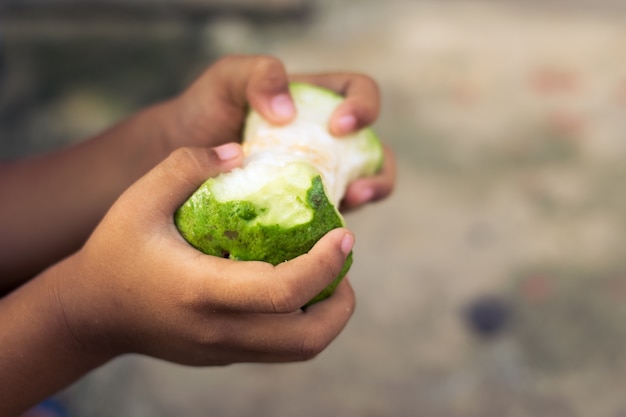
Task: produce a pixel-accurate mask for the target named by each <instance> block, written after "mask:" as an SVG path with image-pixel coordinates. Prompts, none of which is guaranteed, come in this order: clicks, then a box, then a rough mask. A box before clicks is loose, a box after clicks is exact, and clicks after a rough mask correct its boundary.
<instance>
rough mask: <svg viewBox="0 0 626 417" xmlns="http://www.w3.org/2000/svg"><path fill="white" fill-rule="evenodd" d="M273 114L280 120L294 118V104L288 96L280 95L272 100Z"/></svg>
mask: <svg viewBox="0 0 626 417" xmlns="http://www.w3.org/2000/svg"><path fill="white" fill-rule="evenodd" d="M271 106H272V112H273V113H274V114H275V115H276V116H279V117H280V118H283V119H286V118H289V117H291V116H293V113H294V111H295V109H294V107H293V102H292V101H291V98H290V97H289V96H288V95H287V94H279V95H277V96H275V97H274V98H272V102H271Z"/></svg>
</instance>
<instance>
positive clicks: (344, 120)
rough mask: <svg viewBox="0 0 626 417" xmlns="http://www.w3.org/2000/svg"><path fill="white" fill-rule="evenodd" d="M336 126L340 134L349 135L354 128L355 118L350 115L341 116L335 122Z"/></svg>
mask: <svg viewBox="0 0 626 417" xmlns="http://www.w3.org/2000/svg"><path fill="white" fill-rule="evenodd" d="M337 125H338V127H339V130H340V131H341V133H350V132H352V131H353V130H354V129H355V127H356V117H354V116H353V115H351V114H346V115H344V116H341V117H340V118H339V120H338V121H337Z"/></svg>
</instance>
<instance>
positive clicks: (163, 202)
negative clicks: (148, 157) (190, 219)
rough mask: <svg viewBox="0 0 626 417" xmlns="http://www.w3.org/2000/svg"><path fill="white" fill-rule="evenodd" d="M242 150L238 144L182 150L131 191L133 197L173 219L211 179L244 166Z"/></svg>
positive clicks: (151, 172) (172, 154)
mask: <svg viewBox="0 0 626 417" xmlns="http://www.w3.org/2000/svg"><path fill="white" fill-rule="evenodd" d="M242 161H243V151H242V149H241V146H240V145H239V144H236V143H227V144H225V145H222V146H219V147H217V148H199V147H197V148H194V147H185V148H179V149H177V150H175V151H174V152H172V153H171V154H170V155H169V156H168V157H167V158H166V159H165V160H163V162H161V163H160V164H159V165H157V166H156V167H154V168H153V169H152V170H151V171H150V172H149V173H148V174H146V175H145V176H144V177H143V178H141V179H140V180H139V181H138V182H137V183H135V185H134V186H133V187H132V188H133V189H132V190H129V191H131V192H133V193H134V194H135V196H134V197H136V198H137V199H139V201H142V204H143V205H148V206H151V207H153V208H154V209H156V210H158V211H159V212H160V213H162V214H164V215H166V216H170V215H171V214H172V213H173V212H174V211H175V210H176V209H177V208H178V207H180V205H181V204H183V202H184V201H185V200H186V199H187V198H189V196H191V194H193V192H194V191H196V190H197V189H198V187H200V185H202V183H203V182H204V181H206V180H207V179H208V178H211V177H215V176H217V175H219V174H221V173H223V172H228V171H230V170H231V169H233V168H235V167H237V166H239V165H241V162H242Z"/></svg>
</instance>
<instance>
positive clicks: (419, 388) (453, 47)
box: [0, 0, 626, 417]
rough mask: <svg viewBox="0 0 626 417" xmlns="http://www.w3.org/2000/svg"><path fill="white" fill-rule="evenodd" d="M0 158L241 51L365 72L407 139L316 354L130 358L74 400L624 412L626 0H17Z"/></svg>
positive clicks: (273, 410) (367, 212) (87, 403)
mask: <svg viewBox="0 0 626 417" xmlns="http://www.w3.org/2000/svg"><path fill="white" fill-rule="evenodd" d="M0 42H1V51H2V55H1V58H0V68H1V69H0V72H1V76H0V138H1V140H0V156H1V159H2V160H8V159H13V158H18V157H23V156H26V155H31V154H35V153H39V152H44V151H49V150H51V149H55V148H58V147H60V146H64V145H66V144H69V143H72V142H75V141H79V140H81V139H83V138H85V137H88V136H89V135H91V134H93V133H95V132H98V131H99V130H101V129H103V128H105V127H107V126H109V125H111V124H113V123H115V122H116V121H118V120H120V119H122V118H124V117H125V116H127V115H129V114H130V113H132V112H133V111H135V110H137V109H139V108H141V107H142V106H145V105H147V104H149V103H153V102H155V101H158V100H160V99H163V98H166V97H169V96H171V95H173V94H176V93H177V92H179V91H180V90H181V89H182V88H184V87H185V86H186V85H187V84H188V83H189V82H190V81H191V80H192V79H193V78H194V77H195V76H196V75H197V74H198V73H199V72H200V71H201V70H202V69H203V68H205V67H206V66H208V65H210V63H211V62H212V61H214V60H215V59H217V58H218V57H220V56H222V55H224V54H229V53H263V54H272V55H275V56H277V57H279V58H281V59H282V60H283V61H284V62H285V63H286V65H287V67H288V69H289V70H290V71H292V72H298V71H306V72H312V71H333V70H348V71H359V72H364V73H367V74H369V75H371V76H372V77H374V78H375V79H376V80H377V81H378V82H379V85H380V87H381V91H382V96H383V112H382V115H381V117H380V119H379V121H378V122H377V124H376V125H375V128H376V130H377V131H378V133H379V134H380V135H381V136H382V137H383V138H384V139H385V140H386V141H387V142H388V143H390V144H391V145H392V146H393V147H394V148H395V151H396V153H397V156H398V164H399V167H398V168H399V178H398V185H397V189H396V192H395V194H394V195H393V197H392V198H390V199H388V200H386V201H384V202H381V203H379V204H376V205H373V206H370V207H367V208H364V209H362V210H360V211H358V212H356V213H352V214H350V215H348V216H347V222H348V225H349V226H350V227H351V228H352V229H353V230H354V231H355V233H356V235H357V246H356V248H355V264H354V267H353V269H352V271H351V281H352V285H353V287H354V288H355V291H356V293H357V299H358V308H357V310H356V313H355V315H354V317H353V319H352V321H351V322H350V323H349V325H348V327H347V328H346V330H345V331H344V332H343V333H342V334H341V335H340V336H339V338H338V339H337V340H336V341H335V342H334V343H333V344H331V346H330V347H329V348H328V349H327V350H326V351H325V352H323V353H322V354H321V355H320V356H319V357H318V358H316V359H315V360H313V361H311V362H307V363H304V364H290V365H269V366H268V365H234V366H229V367H225V368H217V369H191V368H185V367H180V366H176V365H172V364H168V363H164V362H160V361H156V360H152V359H147V358H140V357H134V356H130V357H124V358H121V359H119V360H116V361H114V362H112V363H110V364H108V365H107V366H105V367H103V368H101V369H99V370H97V371H95V372H93V373H92V374H91V375H90V376H89V377H87V378H85V379H84V380H82V381H80V382H79V383H77V384H75V385H74V386H72V387H71V388H69V389H68V390H67V391H65V392H63V393H61V394H60V395H59V399H60V401H62V402H63V403H64V404H65V405H66V406H67V408H68V409H69V411H70V413H71V414H70V415H71V416H127V417H135V416H136V417H140V416H141V417H142V416H153V417H154V416H172V415H181V416H189V417H194V416H207V415H210V416H211V415H212V416H258V417H265V416H273V417H280V416H294V415H298V416H300V417H309V416H310V417H313V416H320V415H328V416H331V415H332V416H359V417H367V416H394V417H401V416H439V417H446V416H463V417H472V416H477V417H478V416H482V417H484V416H500V417H503V416H511V417H524V416H550V417H559V416H568V417H571V416H596V417H620V416H626V400H624V395H623V387H624V386H625V384H626V373H625V372H626V352H625V347H626V326H625V325H624V322H625V319H626V257H625V254H626V253H625V252H626V244H625V243H626V238H625V236H626V216H624V214H625V213H626V194H625V193H623V192H622V188H623V186H624V184H625V182H626V169H625V168H624V166H625V165H624V157H625V156H626V137H625V136H626V48H624V45H625V44H626V3H623V2H621V1H617V0H615V1H611V0H578V1H557V0H553V1H541V2H540V1H524V0H519V1H514V0H510V1H496V0H492V1H487V0H485V1H468V0H449V1H441V0H440V1H434V0H433V1H401V0H386V1H384V2H382V1H374V0H369V1H368V0H360V1H357V0H335V1H331V0H301V1H298V0H273V1H264V2H261V1H253V0H248V1H245V0H231V1H227V0H223V1H219V0H205V1H202V0H178V1H177V0H162V1H158V2H157V1H154V2H150V1H148V0H134V1H125V2H124V1H117V0H109V1H107V0H97V1H90V2H87V1H80V0H73V1H72V0H66V1H63V0H49V1H37V0H22V1H11V0H4V1H3V2H2V3H1V4H0Z"/></svg>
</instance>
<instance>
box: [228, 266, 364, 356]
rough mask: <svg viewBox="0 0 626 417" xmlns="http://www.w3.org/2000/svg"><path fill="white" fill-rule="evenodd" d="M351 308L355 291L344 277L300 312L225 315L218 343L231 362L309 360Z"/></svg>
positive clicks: (336, 330) (335, 333)
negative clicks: (320, 298)
mask: <svg viewBox="0 0 626 417" xmlns="http://www.w3.org/2000/svg"><path fill="white" fill-rule="evenodd" d="M354 308H355V297H354V291H353V290H352V287H351V286H350V283H349V282H348V279H347V278H346V279H344V280H343V282H342V283H341V284H340V285H339V286H338V287H337V290H336V291H335V293H334V294H333V295H332V296H331V297H329V298H327V299H325V300H323V301H320V302H319V303H316V304H314V305H313V306H311V307H309V308H307V309H306V311H303V312H297V313H293V314H280V315H277V314H243V315H232V314H231V315H224V316H223V321H222V327H221V329H220V332H221V340H220V341H219V345H221V346H224V353H225V354H227V355H230V357H229V358H228V361H230V362H293V361H302V360H309V359H312V358H314V357H315V356H317V355H318V354H319V353H321V352H322V351H323V350H324V349H326V347H328V345H329V344H330V343H331V342H332V341H333V340H334V339H336V337H337V336H338V335H339V334H340V333H341V331H342V330H343V329H344V328H345V326H346V324H347V323H348V321H349V319H350V317H351V316H352V314H353V312H354ZM233 346H239V349H233Z"/></svg>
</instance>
